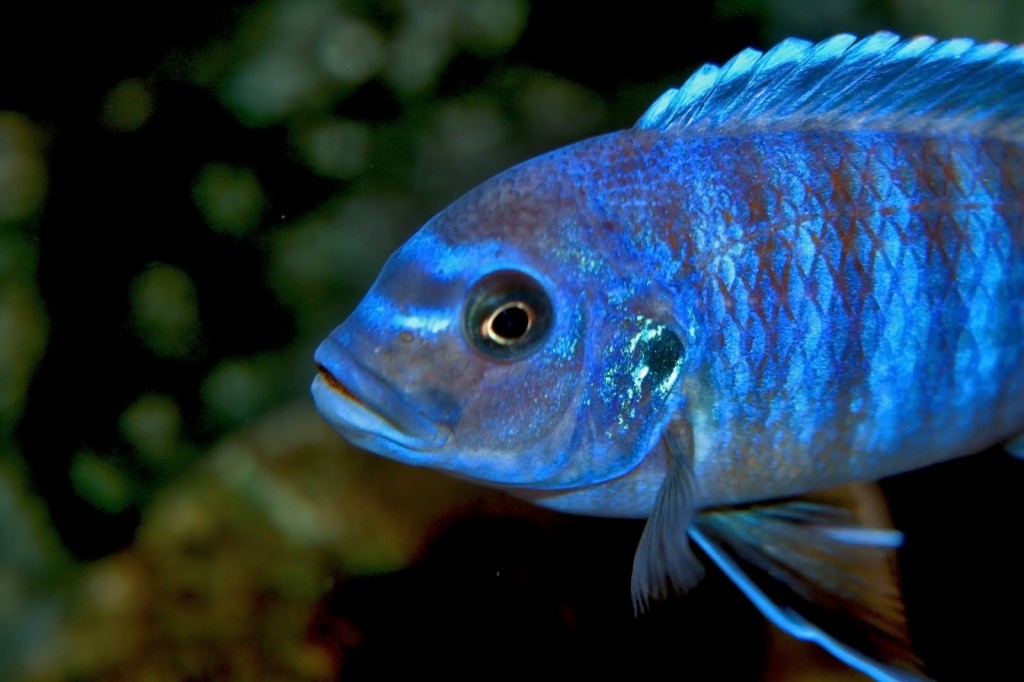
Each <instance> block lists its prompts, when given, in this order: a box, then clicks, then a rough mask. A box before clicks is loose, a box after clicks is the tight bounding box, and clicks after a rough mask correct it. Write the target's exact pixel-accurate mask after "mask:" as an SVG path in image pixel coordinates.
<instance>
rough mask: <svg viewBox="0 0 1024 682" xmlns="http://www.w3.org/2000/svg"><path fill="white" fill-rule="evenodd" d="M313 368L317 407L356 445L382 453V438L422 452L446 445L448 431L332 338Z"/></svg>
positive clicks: (322, 347) (322, 346)
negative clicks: (315, 373) (379, 441)
mask: <svg viewBox="0 0 1024 682" xmlns="http://www.w3.org/2000/svg"><path fill="white" fill-rule="evenodd" d="M316 366H317V370H318V371H317V376H316V378H315V379H314V380H313V386H312V391H313V399H314V401H315V402H316V406H317V408H318V409H319V410H320V412H321V413H322V414H323V415H324V417H325V418H326V419H327V421H328V422H330V423H331V425H332V426H333V427H334V428H335V429H337V430H338V431H339V432H340V433H341V434H342V435H344V436H345V437H346V438H348V439H349V440H351V441H352V442H353V443H355V444H356V445H360V446H363V447H366V448H368V449H371V450H380V449H381V448H380V447H375V446H374V443H375V442H376V441H378V440H379V439H381V438H383V439H385V440H387V441H390V443H392V444H395V445H398V446H401V448H403V449H409V450H414V451H419V452H423V451H429V450H437V449H438V448H440V447H442V446H443V445H444V444H445V443H446V442H447V441H448V436H449V430H448V428H447V427H445V426H444V425H441V424H437V423H435V422H434V421H432V420H430V419H428V418H427V417H425V416H424V415H423V414H421V413H420V411H419V410H417V409H416V407H415V406H413V405H412V404H411V403H410V402H409V400H408V398H407V397H406V396H405V395H404V394H403V393H401V392H400V391H398V390H397V389H396V388H395V387H394V386H392V385H391V384H390V383H389V382H388V381H386V380H385V379H383V378H382V377H380V376H379V375H378V374H376V373H375V372H373V371H372V370H371V369H369V368H368V367H366V366H365V365H363V364H362V363H360V362H359V361H358V360H356V358H355V357H354V356H353V355H352V353H350V352H349V351H348V350H347V349H346V348H345V347H344V346H342V345H341V344H339V343H337V342H335V341H333V340H331V339H328V340H326V341H324V342H323V343H322V344H320V347H319V348H318V349H317V351H316ZM385 449H387V450H388V451H391V450H392V449H393V448H390V447H385Z"/></svg>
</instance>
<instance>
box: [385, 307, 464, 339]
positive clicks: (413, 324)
mask: <svg viewBox="0 0 1024 682" xmlns="http://www.w3.org/2000/svg"><path fill="white" fill-rule="evenodd" d="M391 320H392V322H393V323H394V325H395V327H398V328H400V329H402V330H407V331H410V332H415V333H423V332H426V333H428V334H439V333H441V332H443V331H445V330H446V329H448V328H449V327H450V326H451V325H452V318H451V315H449V314H448V313H447V312H444V311H438V310H424V311H421V312H413V313H409V314H406V313H395V314H394V315H393V316H392V318H391Z"/></svg>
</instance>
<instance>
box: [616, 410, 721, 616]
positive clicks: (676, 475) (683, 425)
mask: <svg viewBox="0 0 1024 682" xmlns="http://www.w3.org/2000/svg"><path fill="white" fill-rule="evenodd" d="M662 442H663V444H664V446H665V449H666V451H667V453H668V471H667V472H666V475H665V480H664V481H663V482H662V484H661V488H660V489H659V490H658V497H657V500H656V501H655V504H654V511H653V512H652V513H651V515H650V517H648V519H647V525H646V526H645V527H644V532H643V535H641V536H640V544H639V545H638V546H637V548H636V555H635V556H634V557H633V581H632V591H633V608H634V610H636V611H637V612H640V611H643V610H644V609H646V608H647V604H648V602H649V601H650V600H651V598H654V599H662V598H664V597H666V596H668V595H669V594H671V593H673V592H679V591H682V590H686V589H689V588H691V587H693V586H694V585H696V584H697V582H698V581H699V580H700V579H701V576H703V574H704V569H703V568H702V567H701V565H700V562H699V561H698V560H697V557H695V556H694V554H693V550H692V549H691V548H690V542H689V540H688V539H687V535H686V532H687V530H688V529H689V527H690V522H691V521H692V520H693V514H694V507H695V502H696V489H697V484H696V480H695V479H694V476H693V470H692V468H691V466H690V458H691V457H692V453H693V432H692V431H691V429H690V425H689V424H688V423H687V422H686V421H685V420H683V419H676V420H674V421H673V422H672V423H671V424H669V426H668V428H666V430H665V433H664V434H663V435H662Z"/></svg>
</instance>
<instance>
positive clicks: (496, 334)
mask: <svg viewBox="0 0 1024 682" xmlns="http://www.w3.org/2000/svg"><path fill="white" fill-rule="evenodd" d="M532 324H533V311H532V310H530V308H529V306H527V305H526V304H525V303H522V302H519V301H516V302H513V303H506V304H504V305H502V306H501V307H499V308H498V309H497V310H495V311H494V313H493V314H492V315H491V317H490V320H489V321H488V324H487V329H486V334H487V336H488V337H489V338H490V339H491V340H492V341H494V342H495V343H500V344H508V343H515V342H516V341H517V340H518V339H521V338H523V337H524V336H526V333H527V332H528V331H529V330H530V326H531V325H532Z"/></svg>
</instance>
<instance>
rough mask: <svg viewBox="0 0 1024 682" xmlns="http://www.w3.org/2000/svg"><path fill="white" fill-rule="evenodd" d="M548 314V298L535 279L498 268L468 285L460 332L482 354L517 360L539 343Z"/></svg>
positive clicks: (549, 307)
mask: <svg viewBox="0 0 1024 682" xmlns="http://www.w3.org/2000/svg"><path fill="white" fill-rule="evenodd" d="M551 318H552V315H551V301H550V299H549V298H548V295H547V294H546V293H545V292H544V288H543V287H542V286H541V285H540V284H539V283H538V282H537V280H535V279H533V278H532V277H530V276H529V275H527V274H524V273H522V272H519V271H517V270H499V271H497V272H492V273H491V274H489V275H487V276H485V277H483V278H482V279H480V280H479V281H478V282H477V283H476V284H474V285H473V287H472V288H471V289H470V291H469V297H468V298H467V299H466V307H465V313H464V315H463V332H464V333H465V335H466V338H467V339H468V340H469V342H470V343H471V344H472V345H473V347H474V348H476V349H477V350H478V351H480V352H481V353H483V354H484V355H486V356H488V357H490V358H494V359H496V360H518V359H520V358H522V357H525V356H526V355H527V354H529V353H530V352H532V351H534V350H536V349H537V348H539V347H540V343H541V341H543V340H544V337H545V336H546V335H547V332H548V330H549V329H550V328H551Z"/></svg>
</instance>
